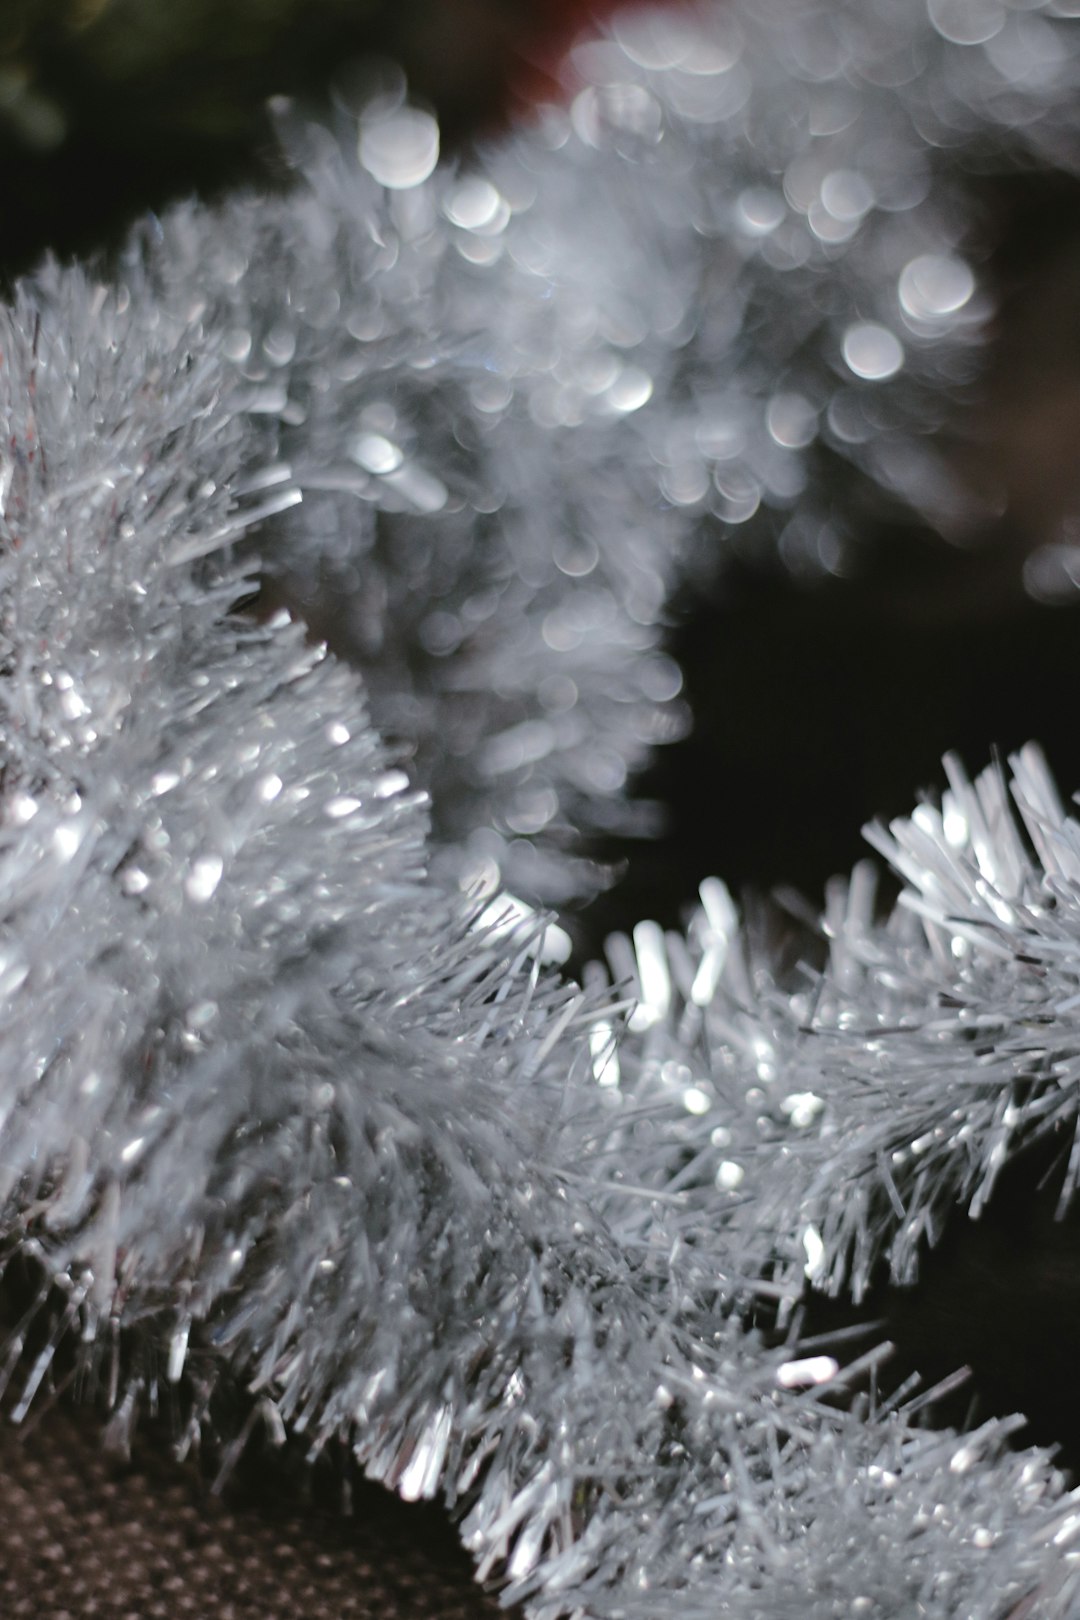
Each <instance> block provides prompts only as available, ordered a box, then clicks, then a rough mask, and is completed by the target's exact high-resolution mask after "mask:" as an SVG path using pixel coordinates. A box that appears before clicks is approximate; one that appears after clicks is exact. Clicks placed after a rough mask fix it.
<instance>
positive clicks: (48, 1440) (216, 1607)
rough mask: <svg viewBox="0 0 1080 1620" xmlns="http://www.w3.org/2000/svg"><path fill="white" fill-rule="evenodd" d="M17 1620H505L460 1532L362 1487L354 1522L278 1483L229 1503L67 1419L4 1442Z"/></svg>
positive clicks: (191, 1472) (59, 1413)
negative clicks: (475, 1577)
mask: <svg viewBox="0 0 1080 1620" xmlns="http://www.w3.org/2000/svg"><path fill="white" fill-rule="evenodd" d="M0 1480H2V1490H3V1502H4V1511H3V1517H2V1521H0V1615H3V1616H4V1620H82V1617H84V1616H86V1617H89V1616H94V1617H95V1620H181V1617H183V1620H249V1617H250V1620H255V1617H256V1616H257V1617H259V1620H324V1617H325V1620H331V1617H332V1620H339V1617H342V1620H345V1617H348V1620H493V1617H494V1616H495V1615H497V1614H499V1613H501V1612H502V1611H500V1609H499V1607H498V1605H497V1604H496V1603H495V1601H494V1599H491V1598H489V1597H487V1596H485V1594H484V1593H483V1592H482V1591H481V1590H480V1589H479V1587H477V1586H476V1585H475V1584H474V1583H473V1581H472V1578H471V1575H470V1571H469V1566H468V1561H467V1559H466V1558H465V1557H464V1555H463V1553H462V1552H461V1549H460V1547H459V1546H458V1544H457V1542H456V1540H455V1537H454V1534H453V1531H452V1529H451V1527H450V1525H449V1524H448V1523H447V1522H446V1521H445V1520H444V1519H443V1518H442V1516H441V1515H440V1514H439V1513H438V1512H437V1511H436V1510H434V1509H432V1508H429V1507H425V1506H420V1507H413V1506H406V1505H405V1504H404V1503H402V1502H400V1501H399V1500H398V1499H397V1498H396V1497H394V1496H391V1495H390V1494H389V1493H388V1492H386V1491H383V1490H380V1489H378V1488H377V1487H374V1486H368V1485H366V1484H361V1485H360V1486H359V1487H358V1488H357V1489H356V1491H355V1493H354V1497H353V1502H352V1512H351V1513H349V1514H347V1515H346V1514H345V1513H343V1512H340V1511H339V1512H334V1511H331V1510H330V1509H328V1508H323V1507H320V1506H316V1505H314V1504H312V1503H310V1502H305V1501H304V1499H303V1496H304V1492H303V1490H302V1488H301V1487H300V1486H299V1485H294V1486H292V1487H290V1485H289V1483H288V1481H287V1480H283V1479H282V1478H281V1477H280V1474H279V1472H278V1471H277V1470H272V1471H271V1472H270V1473H269V1474H268V1475H266V1476H265V1477H264V1478H263V1479H262V1481H261V1482H255V1481H252V1480H251V1479H249V1478H245V1479H244V1480H243V1482H242V1483H237V1484H235V1485H234V1486H233V1487H232V1488H231V1489H230V1490H229V1491H227V1492H226V1493H225V1495H224V1496H218V1495H215V1494H214V1493H213V1492H212V1491H211V1489H210V1487H209V1486H208V1484H207V1483H206V1481H205V1480H204V1479H203V1478H202V1477H201V1475H200V1474H199V1472H198V1471H197V1470H196V1469H194V1468H192V1467H190V1466H185V1465H181V1464H178V1463H175V1462H172V1461H171V1460H170V1459H168V1458H167V1457H162V1456H161V1455H160V1454H158V1453H157V1452H155V1451H152V1450H151V1449H150V1448H149V1447H146V1448H145V1449H140V1450H137V1451H136V1453H135V1454H134V1455H133V1456H132V1458H131V1459H130V1460H122V1459H117V1458H115V1457H110V1456H109V1455H108V1454H107V1453H106V1452H105V1451H104V1450H103V1448H102V1443H101V1435H100V1432H99V1431H98V1429H97V1427H96V1426H95V1423H94V1421H93V1420H92V1419H90V1418H88V1417H86V1416H84V1415H82V1414H79V1413H72V1412H69V1411H66V1410H60V1409H59V1408H55V1407H54V1408H53V1409H52V1410H50V1411H49V1412H48V1413H47V1414H44V1415H43V1417H42V1418H41V1420H40V1421H39V1422H37V1423H33V1424H31V1425H28V1426H27V1428H26V1429H25V1430H24V1429H22V1428H18V1427H15V1426H13V1425H10V1424H5V1425H4V1426H3V1427H2V1428H0Z"/></svg>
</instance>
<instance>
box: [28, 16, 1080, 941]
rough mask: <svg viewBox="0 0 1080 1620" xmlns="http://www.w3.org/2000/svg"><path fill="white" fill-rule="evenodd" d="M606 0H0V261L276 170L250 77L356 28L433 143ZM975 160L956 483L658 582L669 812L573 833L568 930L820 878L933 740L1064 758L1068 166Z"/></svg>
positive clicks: (497, 112) (1077, 402)
mask: <svg viewBox="0 0 1080 1620" xmlns="http://www.w3.org/2000/svg"><path fill="white" fill-rule="evenodd" d="M605 10H610V7H604V6H593V7H585V6H579V5H576V4H574V3H573V0H394V3H392V4H391V3H389V0H317V3H313V0H303V3H300V0H213V3H211V0H174V3H171V4H169V5H167V6H163V5H160V4H159V3H158V0H6V3H5V5H4V7H3V10H2V13H0V154H2V157H3V173H4V176H5V187H4V190H5V196H4V208H3V216H2V221H0V270H2V273H3V275H4V276H5V278H6V279H7V280H8V282H10V280H11V278H13V277H14V276H15V275H17V274H18V273H20V272H21V271H24V270H26V269H27V268H29V267H30V266H32V265H33V264H34V263H35V262H37V260H38V259H39V258H40V257H41V255H42V254H43V253H45V252H46V251H47V250H51V251H53V252H55V253H57V254H58V255H59V256H60V257H62V258H66V257H69V256H72V255H86V254H94V253H108V252H110V251H112V250H113V249H115V247H116V245H117V244H118V243H119V242H120V241H121V240H122V238H123V234H124V232H125V230H126V229H127V228H128V227H129V225H130V224H131V222H132V221H133V220H135V219H137V218H138V217H140V216H141V215H143V214H145V213H146V211H147V210H159V209H161V208H163V207H164V206H165V205H166V204H167V203H168V202H169V201H170V200H173V199H175V198H177V197H182V196H186V195H189V194H192V193H198V194H201V195H204V196H215V195H218V194H220V193H221V192H222V191H223V190H225V189H226V188H228V187H231V186H234V185H236V184H237V183H244V182H248V183H255V184H256V185H264V186H265V185H281V184H285V183H287V182H286V180H285V178H284V176H285V169H284V166H283V165H282V163H281V162H280V160H279V159H278V157H277V152H276V141H275V135H274V132H273V128H272V124H271V121H270V119H269V117H268V114H267V101H268V98H270V97H274V96H280V95H287V96H290V97H293V98H296V99H297V100H298V101H299V103H300V104H301V105H302V106H304V107H310V108H311V109H312V110H315V111H317V110H318V109H319V108H320V107H322V106H324V105H326V104H327V101H328V98H329V97H331V96H332V95H333V93H334V86H335V85H340V84H341V83H342V82H343V81H344V80H345V79H347V77H348V75H349V73H350V72H352V71H354V69H355V66H356V64H358V63H362V62H364V61H366V60H368V59H369V58H370V57H371V56H372V55H373V54H378V55H379V56H384V57H390V58H392V59H395V60H397V61H400V62H401V63H402V65H403V66H404V68H405V71H406V74H407V76H408V80H409V83H410V87H411V93H412V94H413V95H414V97H416V98H417V99H419V100H420V101H421V103H426V104H428V105H430V106H431V107H432V109H433V110H434V111H435V112H436V114H437V116H438V118H439V121H440V124H441V127H442V131H443V145H444V151H445V150H447V149H449V150H451V151H452V150H454V149H457V150H458V151H459V152H460V151H463V150H465V149H467V147H468V145H469V144H470V143H471V142H473V141H475V140H477V139H478V138H480V139H482V138H484V137H485V136H487V135H489V134H491V133H492V132H493V131H496V130H497V129H499V128H500V127H501V126H504V125H505V124H506V123H507V122H509V121H513V120H525V119H528V118H530V117H531V116H533V115H534V111H535V106H536V104H537V103H539V102H541V101H543V100H545V99H553V98H558V97H559V96H560V95H565V94H566V93H567V91H568V89H569V88H570V85H571V78H570V77H568V75H567V71H566V69H565V65H561V64H563V57H564V52H565V50H566V48H567V47H568V46H569V45H570V44H571V43H572V41H573V39H574V37H575V36H576V34H577V33H578V32H579V31H580V30H587V29H588V28H589V26H590V25H591V24H592V23H594V22H595V20H596V19H597V17H598V16H599V15H602V14H603V12H604V11H605ZM972 184H973V187H974V189H975V192H976V195H977V197H979V198H980V212H979V223H978V227H977V239H976V240H974V241H972V242H970V243H969V244H968V252H969V255H970V257H971V259H972V260H973V261H974V262H976V263H977V264H978V265H979V266H980V273H981V276H982V278H983V281H984V284H986V285H988V286H989V288H990V289H991V292H992V294H993V296H994V298H995V300H996V306H997V307H996V314H995V316H994V318H993V323H992V342H991V344H990V346H989V349H988V351H987V353H986V357H985V362H984V367H983V380H982V382H981V384H980V385H979V388H978V389H977V390H976V394H975V397H974V403H973V402H972V399H971V398H970V397H969V398H968V399H967V400H966V401H965V404H964V408H963V410H962V411H961V410H957V411H956V412H955V413H954V420H953V421H952V422H951V424H950V426H949V428H948V430H947V432H946V434H945V435H944V437H943V439H942V443H941V446H940V448H941V450H942V451H943V453H944V455H945V458H946V460H947V461H948V462H949V463H950V464H951V466H952V468H953V470H954V472H955V473H957V474H958V479H959V482H958V487H959V489H960V490H961V492H962V494H961V496H960V498H959V500H956V499H954V500H953V503H952V507H951V510H950V513H949V518H948V522H947V524H945V525H944V527H945V528H946V529H947V532H946V533H945V534H944V535H942V534H941V533H940V532H937V530H939V529H940V528H941V527H942V526H943V525H941V524H940V522H938V523H936V524H929V523H927V524H920V523H919V521H918V520H916V519H913V518H912V516H911V512H910V510H906V511H905V510H903V509H902V508H901V507H900V506H899V505H897V507H896V510H895V512H893V513H890V512H889V510H888V508H887V506H883V505H882V504H881V503H880V502H876V503H875V506H874V509H873V510H872V511H868V512H867V514H866V517H865V524H864V529H863V532H862V533H861V534H860V535H858V536H857V541H858V542H859V543H857V544H856V547H855V550H854V552H852V553H851V554H849V555H848V557H847V558H846V559H845V566H844V570H843V577H842V578H839V579H837V578H834V577H822V576H821V575H820V574H816V575H814V576H813V577H812V578H809V579H807V578H800V577H798V574H797V573H796V574H794V575H793V574H792V572H790V571H789V570H788V569H786V568H785V567H784V566H783V565H782V563H781V562H780V561H779V560H778V559H777V557H776V555H775V553H774V552H772V551H767V552H765V553H764V554H763V552H762V549H761V548H758V549H756V550H755V549H754V548H751V547H747V548H745V553H744V552H741V551H740V546H739V543H738V540H737V539H736V541H735V543H734V545H733V546H732V553H733V555H732V561H731V565H730V566H729V567H728V568H727V569H726V570H725V571H724V573H723V576H722V578H720V579H717V580H713V581H711V582H709V583H708V584H707V585H705V586H703V585H702V584H701V582H700V581H695V582H694V585H693V587H692V588H686V589H684V590H683V591H682V593H681V594H680V595H678V596H677V597H676V599H675V601H674V602H673V603H672V604H671V608H670V631H669V647H670V650H671V652H672V653H673V654H674V655H675V657H676V659H677V660H678V662H679V663H680V665H681V666H682V669H683V672H684V678H685V695H686V697H687V699H688V702H689V709H690V712H691V713H692V715H693V729H692V731H691V733H690V735H689V736H688V737H687V738H686V739H684V740H683V741H680V742H678V743H676V744H674V745H673V746H670V747H668V748H666V749H663V750H661V751H660V753H659V755H658V756H657V757H656V758H655V762H654V763H653V764H652V765H651V766H650V767H649V769H648V770H647V771H646V773H645V775H644V777H643V779H641V780H639V781H638V782H637V783H635V784H634V787H633V791H634V792H635V793H636V794H637V795H638V796H640V797H642V798H646V799H649V800H652V801H655V802H656V803H657V805H658V806H660V807H662V808H661V812H660V821H661V825H662V828H663V831H662V833H661V835H660V836H659V837H658V838H656V839H655V840H648V841H641V840H637V839H634V840H628V839H626V838H623V837H618V836H612V837H611V838H609V839H606V840H603V841H601V842H600V843H599V844H595V845H594V846H593V853H594V854H596V855H598V856H599V857H600V858H601V859H602V860H603V861H605V862H606V863H607V865H608V868H609V873H610V877H611V879H612V884H611V887H610V888H609V889H608V891H607V892H606V893H605V894H604V895H602V896H601V897H600V898H599V900H596V901H593V902H592V904H591V907H590V909H589V910H588V911H587V913H586V914H585V915H584V916H583V917H582V918H581V919H580V922H579V941H580V942H581V943H582V944H583V946H584V948H586V949H590V950H595V949H596V948H597V947H598V945H599V943H600V941H601V940H602V938H603V937H604V935H605V933H606V932H607V931H608V930H609V929H610V928H612V927H615V926H625V925H626V924H627V923H629V922H631V921H632V920H634V919H635V918H637V917H639V916H641V915H650V916H656V917H658V918H659V920H661V921H662V922H664V923H665V924H672V925H673V924H675V923H677V921H678V920H679V916H680V913H681V911H682V909H683V907H684V905H685V902H686V900H687V898H688V897H689V896H691V895H692V894H693V893H694V892H695V890H696V886H697V883H698V882H699V881H700V879H701V878H702V877H703V876H705V875H706V874H707V873H708V872H709V871H711V870H712V869H714V868H715V867H716V866H717V865H719V866H720V867H721V869H722V871H723V875H724V877H725V878H726V879H727V880H728V881H729V882H731V883H732V884H734V885H735V886H736V887H737V888H741V887H742V886H744V885H750V886H752V887H754V888H756V889H758V890H768V889H770V888H771V887H772V886H773V885H775V884H784V885H793V886H795V887H796V888H798V889H799V890H801V891H803V892H804V893H806V894H807V895H809V896H811V897H814V899H815V902H816V897H817V895H818V894H819V893H820V891H821V887H822V884H823V883H824V881H825V880H826V879H827V878H828V877H829V876H830V875H831V874H832V873H834V872H836V871H838V870H843V869H846V868H847V867H849V866H850V864H851V863H852V861H853V860H855V859H857V858H858V856H859V854H860V853H861V850H862V845H861V838H860V830H859V829H860V827H861V825H862V824H863V823H864V822H865V821H866V820H867V819H868V818H870V817H872V816H878V815H882V816H886V817H888V816H890V815H892V814H898V813H900V812H901V811H902V810H904V809H905V807H906V806H907V805H908V804H909V803H910V799H911V794H912V792H913V790H914V791H918V790H920V789H922V788H930V787H931V786H932V785H933V784H935V783H937V782H938V781H939V780H940V769H939V761H940V758H941V755H942V753H943V751H944V750H946V749H948V748H953V749H956V750H958V751H959V752H960V754H961V755H962V756H963V757H964V758H965V759H966V760H967V762H968V763H969V765H970V766H971V767H972V768H978V767H979V766H980V765H981V764H982V762H983V761H984V760H985V759H986V758H987V757H988V755H989V754H990V752H991V751H992V750H993V749H1000V750H1002V751H1003V752H1007V751H1008V750H1009V749H1011V748H1013V747H1015V746H1017V745H1018V744H1019V743H1021V742H1022V741H1023V740H1024V739H1025V738H1027V737H1029V736H1032V735H1035V736H1037V737H1038V738H1039V739H1040V740H1041V741H1042V742H1043V743H1044V745H1045V746H1046V748H1047V751H1048V754H1049V757H1050V759H1051V761H1052V763H1053V765H1054V768H1055V769H1056V771H1057V772H1058V774H1059V777H1060V779H1061V780H1062V781H1063V782H1064V783H1065V784H1072V783H1073V782H1078V781H1080V738H1078V735H1077V730H1076V727H1075V723H1074V718H1073V716H1074V709H1075V704H1076V699H1077V696H1078V692H1077V681H1078V679H1080V676H1078V667H1080V666H1078V663H1077V660H1076V657H1075V651H1074V648H1075V642H1076V637H1077V634H1078V631H1080V595H1078V593H1077V592H1076V591H1074V590H1073V589H1072V587H1071V584H1070V580H1069V567H1070V562H1069V556H1070V550H1069V548H1070V546H1071V545H1072V543H1073V542H1074V541H1075V537H1076V528H1075V525H1076V523H1077V521H1078V520H1077V518H1076V515H1075V514H1076V508H1077V501H1078V498H1080V456H1078V455H1077V452H1076V444H1077V438H1078V431H1080V206H1078V204H1080V188H1078V186H1077V183H1076V181H1075V180H1074V179H1072V178H1071V177H1068V176H1064V175H1057V174H1055V173H1054V172H1053V171H1052V170H1051V169H1044V170H1043V171H1042V172H1041V173H1039V174H1038V175H1032V174H1031V173H1023V174H1019V175H1015V176H1012V177H1009V176H1002V175H1000V174H991V175H987V176H986V177H985V178H983V179H980V178H979V177H978V176H976V177H975V178H974V180H973V182H972ZM856 526H857V525H856ZM862 542H866V543H862ZM1055 548H1058V549H1057V550H1055ZM1036 553H1037V554H1038V556H1039V558H1041V559H1042V561H1041V562H1037V563H1036V564H1034V565H1032V564H1031V563H1030V561H1029V559H1031V558H1032V556H1033V554H1036ZM1048 557H1049V559H1050V561H1049V562H1047V561H1046V559H1047V558H1048ZM1055 559H1057V560H1056V561H1055ZM1025 568H1026V572H1025Z"/></svg>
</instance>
